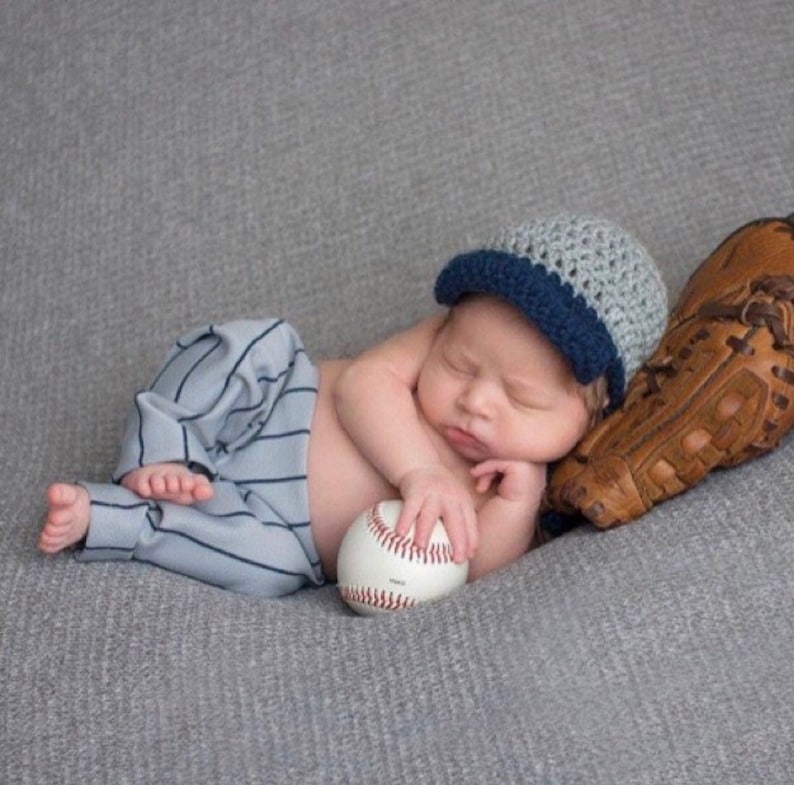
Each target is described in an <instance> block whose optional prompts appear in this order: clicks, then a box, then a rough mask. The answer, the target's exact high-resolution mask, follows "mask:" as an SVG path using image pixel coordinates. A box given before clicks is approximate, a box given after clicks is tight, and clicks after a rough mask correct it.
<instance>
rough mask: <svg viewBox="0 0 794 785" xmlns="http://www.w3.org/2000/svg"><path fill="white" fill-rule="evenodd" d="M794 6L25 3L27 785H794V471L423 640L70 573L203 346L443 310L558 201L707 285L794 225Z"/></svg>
mask: <svg viewBox="0 0 794 785" xmlns="http://www.w3.org/2000/svg"><path fill="white" fill-rule="evenodd" d="M792 20H793V18H792V14H791V8H790V4H789V3H787V2H783V0H779V1H777V2H775V1H774V0H749V1H747V2H739V0H729V1H728V2H716V1H712V2H705V1H704V0H694V1H693V2H684V0H677V1H676V0H641V1H637V0H617V1H616V2H607V1H606V0H588V2H584V1H583V0H571V1H570V2H565V3H555V2H550V1H549V2H538V1H536V0H530V1H529V2H518V0H434V2H433V3H409V2H397V1H396V0H394V1H392V2H367V1H365V0H322V1H321V0H296V2H290V3H286V2H282V3H277V2H274V1H271V2H253V1H252V0H245V1H243V0H226V2H223V3H215V2H210V1H209V0H136V2H133V3H129V2H123V1H122V0H61V2H49V1H45V0H4V2H3V3H2V5H0V142H1V143H0V248H1V249H2V256H0V266H1V268H0V281H1V283H0V297H1V298H2V300H1V301H0V302H1V305H0V308H1V310H0V342H1V343H0V347H1V348H0V385H1V387H0V428H1V429H2V444H3V448H2V451H0V477H1V478H2V479H1V480H0V481H1V482H2V491H1V492H0V560H1V561H0V781H2V782H4V783H6V782H7V783H14V784H15V783H24V784H25V785H42V784H46V785H49V783H53V784H54V783H59V785H69V784H70V783H81V784H82V783H86V782H97V783H100V782H103V783H104V782H108V783H149V782H169V783H191V785H203V784H204V783H207V784H208V785H209V784H210V783H212V784H213V785H215V784H221V785H223V784H224V783H235V784H239V783H259V782H273V783H286V782H294V781H302V782H305V783H323V784H325V783H346V784H349V783H362V784H363V785H366V784H368V783H373V782H379V783H403V782H415V783H458V782H467V783H492V782H495V781H500V782H504V783H555V784H557V783H559V784H561V785H562V784H566V785H567V784H568V783H593V784H597V783H604V785H607V784H609V785H615V783H627V784H628V783H631V784H632V785H642V784H643V783H654V784H655V783H682V784H683V783H687V784H690V783H713V784H714V785H730V784H732V783H735V784H736V785H740V784H741V785H745V784H746V783H749V782H763V783H780V784H781V785H782V784H783V783H789V782H791V772H792V770H794V741H792V739H794V709H792V706H794V688H792V684H794V666H792V658H791V652H792V651H794V623H793V622H792V612H791V607H792V600H793V599H794V544H793V542H794V516H792V514H791V511H790V510H791V504H790V499H791V498H792V493H791V492H792V486H794V478H793V477H792V476H791V471H790V469H789V467H790V465H791V463H792V459H794V452H792V451H793V450H794V446H793V445H792V444H791V443H790V442H788V441H787V442H786V443H785V444H784V446H783V447H782V448H781V449H780V450H779V451H778V452H777V453H775V454H773V455H771V456H769V457H766V458H763V459H761V460H758V461H757V462H755V463H754V464H752V465H749V466H746V467H743V468H740V469H736V470H732V471H730V472H724V473H719V474H714V475H712V476H711V477H709V478H708V479H707V480H706V481H705V482H704V483H702V484H701V485H700V486H699V487H698V488H696V489H695V490H693V491H692V492H691V493H688V494H686V495H685V496H683V497H680V498H678V499H676V500H673V501H671V502H668V503H667V504H665V505H662V506H661V507H659V508H657V509H655V510H654V511H652V512H651V513H650V514H649V515H648V516H646V517H645V518H644V519H643V520H642V522H641V523H639V524H637V525H635V526H631V527H628V528H624V529H622V530H619V531H615V532H611V533H607V534H602V533H597V532H595V531H594V530H593V529H591V528H589V527H582V528H580V529H578V530H576V531H575V532H573V533H572V534H570V535H568V536H566V537H564V538H562V539H561V540H558V541H555V542H554V543H552V544H551V545H549V546H546V547H544V548H542V549H540V550H538V551H535V552H533V553H531V554H529V555H527V556H526V557H525V558H523V559H522V560H520V561H519V562H517V563H516V564H514V565H512V566H511V567H509V568H508V569H506V570H505V571H503V572H501V573H499V574H497V575H493V576H490V577H489V578H488V579H485V580H483V581H481V582H480V583H478V584H475V585H473V586H470V587H467V588H466V589H465V590H464V591H463V592H461V593H459V594H458V595H456V596H454V597H453V598H451V599H449V600H447V601H444V602H442V603H439V604H437V605H433V606H428V607H425V608H421V609H418V610H416V611H412V612H410V613H409V614H402V615H399V616H394V617H388V618H383V619H377V620H362V619H359V618H356V617H354V616H353V615H352V614H351V613H350V612H349V611H348V610H347V609H346V608H345V607H344V606H343V604H342V603H341V602H340V601H339V599H338V597H337V595H336V592H335V589H334V587H331V586H329V587H326V588H324V589H321V590H319V591H306V592H303V593H300V594H298V595H296V596H294V597H291V598H288V599H286V600H282V601H275V602H265V601H257V600H253V599H250V598H246V597H240V596H235V595H233V594H229V593H224V592H222V591H219V590H216V589H212V588H210V587H206V586H203V585H200V584H197V583H193V582H190V581H188V580H185V579H181V578H178V577H175V576H172V575H169V574H167V573H165V572H162V571H157V570H155V569H151V568H147V567H145V566H141V565H133V564H125V565H118V564H113V565H80V564H77V563H76V562H75V561H74V560H73V559H72V558H70V557H69V556H68V555H60V556H58V557H55V558H44V557H42V556H40V555H39V554H37V552H36V550H35V540H36V536H37V532H38V529H39V526H40V519H41V515H42V512H43V509H44V505H43V493H44V489H45V488H46V486H47V484H48V483H49V482H51V481H52V480H53V479H56V478H66V479H70V478H73V477H81V478H83V479H87V480H91V479H104V478H105V477H106V476H107V475H108V473H109V472H110V471H111V469H112V468H113V464H114V461H115V457H116V449H117V447H116V445H117V439H118V437H119V435H120V432H121V427H122V423H123V417H124V413H125V411H126V407H127V405H128V403H129V401H130V396H131V394H132V392H133V391H134V390H136V389H137V388H138V387H140V386H142V385H144V384H145V383H147V381H148V379H149V377H150V375H151V373H152V371H153V370H154V368H155V367H156V365H157V363H158V362H159V360H160V358H161V356H162V353H163V352H164V350H165V349H166V348H167V346H168V345H169V343H170V341H171V340H172V339H173V337H174V336H175V335H176V334H177V333H178V332H180V331H181V330H183V329H185V328H187V327H190V326H192V325H195V324H197V323H202V322H206V321H212V320H220V319H226V318H232V317H239V316H260V315H280V316H284V317H286V318H288V319H289V320H291V321H292V322H293V323H294V324H296V326H298V328H299V329H300V331H301V333H302V335H303V337H304V339H305V341H306V344H307V346H308V347H309V350H310V352H311V353H312V354H314V355H315V356H323V355H335V354H343V353H349V352H353V351H356V350H358V349H360V348H361V347H363V346H364V345H366V344H367V343H368V342H370V341H372V340H374V339H376V338H379V337H382V336H383V335H385V334H387V333H388V332H389V331H391V330H393V329H395V328H397V327H400V326H404V325H406V324H408V323H409V322H411V321H412V320H414V319H416V318H417V317H419V316H422V315H426V314H427V313H429V312H431V310H432V309H433V307H434V306H433V303H432V301H431V297H430V287H431V284H432V281H433V278H434V274H435V272H436V270H437V269H438V268H439V266H440V265H441V264H442V263H443V262H444V261H446V259H447V258H449V256H450V255H451V254H453V253H456V252H458V251H461V250H465V249H467V248H468V247H470V246H471V245H472V244H473V243H476V242H480V241H482V240H484V239H486V238H487V237H488V236H489V235H490V234H491V233H492V232H494V231H495V230H497V229H498V228H500V227H501V226H502V225H505V224H507V225H509V224H513V223H515V222H517V221H521V220H522V219H523V218H524V217H525V216H528V215H530V214H537V213H548V212H552V211H555V210H558V209H568V210H575V211H587V212H595V213H598V214H601V215H604V216H605V217H608V218H610V219H612V220H615V221H617V222H618V223H622V224H624V225H625V226H626V227H627V228H629V229H630V230H632V231H633V232H634V233H635V234H636V235H637V236H638V237H639V238H640V239H641V240H642V241H643V242H644V243H645V244H646V245H647V247H648V249H649V250H650V251H651V253H652V254H653V255H654V256H655V257H656V259H657V260H658V262H659V265H660V267H661V268H662V271H663V275H664V277H665V281H666V282H667V284H668V286H669V287H670V290H671V293H672V294H673V295H675V294H676V293H677V291H678V290H679V289H680V287H681V286H682V285H683V282H684V281H685V279H686V277H687V275H688V273H689V272H690V271H691V270H692V269H693V268H694V267H695V265H696V264H697V263H698V262H699V261H700V259H702V258H703V257H704V256H705V255H706V254H707V253H708V252H710V251H711V250H712V248H713V247H714V246H715V245H716V244H717V243H718V242H719V240H720V239H721V238H722V237H723V236H724V235H725V234H726V233H728V232H729V231H731V230H733V229H734V228H735V227H736V226H738V225H739V224H741V223H744V222H746V221H748V220H750V219H753V218H756V217H759V216H763V215H783V214H788V213H790V212H792V211H794V179H793V178H792V160H794V155H793V154H794V142H792V139H794V128H793V127H792V126H793V123H792V106H794V88H792V85H794V54H793V52H794V50H793V49H792V45H791V40H792V33H794V21H792Z"/></svg>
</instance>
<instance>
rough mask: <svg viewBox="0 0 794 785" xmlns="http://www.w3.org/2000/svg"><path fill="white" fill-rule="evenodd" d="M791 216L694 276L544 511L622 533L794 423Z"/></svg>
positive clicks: (747, 235) (739, 241)
mask: <svg viewBox="0 0 794 785" xmlns="http://www.w3.org/2000/svg"><path fill="white" fill-rule="evenodd" d="M792 385H794V215H791V216H789V217H788V218H767V219H762V220H758V221H753V222H752V223H749V224H747V225H746V226H743V227H741V228H740V229H737V230H736V231H735V232H734V233H733V234H731V235H729V236H728V237H727V238H726V239H725V240H724V241H723V242H722V243H721V244H720V245H719V246H718V247H717V248H716V250H715V251H714V252H713V253H712V254H711V255H710V256H709V257H708V258H707V259H706V260H705V261H704V262H703V263H702V264H701V265H700V266H699V267H698V268H697V270H696V271H695V272H694V274H693V275H692V277H691V278H690V279H689V281H688V282H687V285H686V286H685V288H684V290H683V291H682V292H681V296H680V297H679V299H678V302H677V303H676V305H675V307H674V308H673V311H672V314H671V316H670V321H669V323H668V326H667V329H666V331H665V334H664V336H663V337H662V340H661V343H660V344H659V347H658V349H657V350H656V352H654V354H653V355H652V356H651V358H650V359H649V360H648V362H647V363H646V364H645V365H644V366H643V368H642V369H641V370H640V371H639V372H638V373H637V374H636V376H635V377H634V378H633V379H632V380H631V382H630V384H629V386H628V390H627V394H626V399H625V401H624V403H623V405H622V407H621V408H620V409H618V410H617V411H616V412H614V413H613V414H612V415H610V416H609V417H607V418H606V419H605V420H604V421H603V422H602V423H600V425H598V426H596V427H595V428H594V429H593V430H592V431H591V432H590V433H589V434H588V436H586V437H585V439H584V440H583V441H582V442H581V443H580V444H579V446H578V447H577V448H576V449H575V450H574V451H573V452H572V453H571V454H570V455H569V456H568V457H567V458H566V459H564V460H563V461H562V462H561V463H560V464H559V465H558V466H557V467H556V468H555V470H554V472H553V473H552V476H551V480H550V483H549V490H548V501H549V503H550V505H551V507H552V508H553V509H555V510H557V511H558V512H562V513H566V514H572V513H575V512H576V511H578V512H580V513H582V514H583V515H584V516H585V517H586V518H588V519H589V520H591V521H592V522H593V523H595V524H596V525H597V526H600V527H602V528H609V527H611V526H616V525H619V524H623V523H627V522H629V521H631V520H633V519H634V518H637V517H638V516H639V515H642V513H644V512H646V511H647V510H649V509H650V508H651V507H652V506H653V505H654V504H657V503H658V502H660V501H663V500H664V499H668V498H670V497H671V496H675V495H676V494H678V493H681V492H682V491H684V490H686V489H687V488H690V487H691V486H692V485H694V484H695V483H697V482H698V481H699V480H700V479H701V478H702V477H704V476H705V475H706V474H707V473H708V472H709V471H711V469H713V468H714V467H716V466H735V465H736V464H739V463H742V462H743V461H746V460H749V459H750V458H754V457H755V456H757V455H760V454H761V453H764V452H767V451H769V450H771V449H773V448H774V447H775V446H777V444H778V442H779V441H780V439H781V437H782V436H783V435H784V434H785V433H786V432H787V431H788V430H789V429H790V428H791V426H792V425H793V424H794V397H793V396H792Z"/></svg>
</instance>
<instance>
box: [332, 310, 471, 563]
mask: <svg viewBox="0 0 794 785" xmlns="http://www.w3.org/2000/svg"><path fill="white" fill-rule="evenodd" d="M443 324H444V317H443V316H436V317H432V318H430V319H426V320H424V321H422V322H420V323H419V324H417V325H416V326H414V327H412V328H410V329H408V330H405V331H404V332H400V333H397V334H396V335H394V336H392V337H391V338H388V339H387V340H385V341H383V342H382V343H380V344H378V345H377V346H375V347H373V348H372V349H369V350H368V351H366V352H364V353H362V354H361V355H360V356H359V357H358V358H357V359H356V360H354V361H353V362H352V363H351V364H350V365H349V366H348V368H347V369H346V370H345V371H344V372H343V374H342V375H341V377H340V378H339V380H338V382H337V385H336V388H335V391H334V397H335V404H336V410H337V415H338V417H339V421H340V423H341V424H342V426H343V427H344V429H345V430H346V431H347V433H348V435H349V436H350V438H351V439H352V440H353V442H354V443H355V444H356V446H357V447H358V449H359V450H360V452H361V453H362V455H364V457H365V458H366V459H367V460H368V461H369V462H370V463H371V464H372V465H373V466H374V467H375V468H376V469H377V470H378V471H379V472H380V474H381V475H382V476H383V477H385V478H386V480H387V481H388V482H389V483H391V484H392V485H393V486H395V487H396V488H398V489H399V491H400V494H401V496H402V498H403V511H402V514H401V516H400V519H399V521H398V522H397V532H398V533H399V534H406V533H407V532H408V530H409V528H410V526H411V524H413V523H414V522H415V523H416V528H415V530H414V538H415V542H416V543H417V545H419V546H420V547H426V546H427V543H428V542H429V539H430V533H431V531H432V529H433V526H434V525H435V522H436V520H437V519H438V518H439V517H440V518H441V519H442V520H443V521H444V526H445V528H446V530H447V533H448V535H449V538H450V541H451V542H452V546H453V549H454V554H455V559H456V561H463V560H464V559H467V558H469V557H470V556H471V555H473V553H474V551H475V549H476V547H477V537H478V535H477V521H476V517H475V514H474V508H473V505H472V502H471V498H470V497H469V493H468V491H467V489H466V488H465V487H464V486H463V484H462V483H461V482H460V481H459V480H458V479H457V478H456V477H455V476H454V475H453V474H452V473H451V472H450V471H449V470H448V469H447V468H446V467H445V466H444V465H443V464H442V463H441V461H440V459H439V456H438V452H437V450H436V449H435V447H434V446H433V444H432V442H431V441H430V438H429V436H428V434H427V432H426V431H425V428H424V426H423V425H422V423H421V422H420V419H419V415H418V412H417V408H416V402H415V399H414V392H415V390H416V384H417V380H418V378H419V373H420V371H421V369H422V366H423V364H424V361H425V359H426V357H427V355H428V353H429V352H430V348H431V346H432V345H433V341H434V340H435V338H436V336H437V335H438V332H439V330H441V328H442V327H443Z"/></svg>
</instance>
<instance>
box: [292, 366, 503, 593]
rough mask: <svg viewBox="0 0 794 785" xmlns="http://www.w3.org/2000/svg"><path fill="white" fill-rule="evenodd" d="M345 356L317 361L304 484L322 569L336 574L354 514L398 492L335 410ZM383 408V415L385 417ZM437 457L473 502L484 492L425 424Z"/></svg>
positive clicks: (481, 499)
mask: <svg viewBox="0 0 794 785" xmlns="http://www.w3.org/2000/svg"><path fill="white" fill-rule="evenodd" d="M348 364H349V361H347V360H331V361H325V362H320V363H318V368H319V371H320V384H319V390H318V393H317V404H316V407H315V411H314V418H313V420H312V430H311V436H310V438H309V457H308V467H307V474H308V487H309V510H310V515H311V522H312V524H311V525H312V535H313V537H314V542H315V544H316V546H317V551H318V552H319V554H320V560H321V561H322V565H323V572H324V573H325V576H326V577H327V578H328V579H329V580H335V579H336V556H337V552H338V550H339V545H340V543H341V541H342V538H343V537H344V535H345V532H346V531H347V529H348V527H349V526H350V524H351V523H352V522H353V520H354V519H355V517H356V516H357V515H358V514H359V513H361V512H363V511H364V510H366V509H367V508H368V507H371V506H372V505H373V504H375V503H376V502H378V501H380V500H381V499H396V498H400V494H399V491H398V490H397V489H396V488H395V487H394V486H393V485H391V484H390V483H389V482H388V481H387V480H386V479H385V478H384V477H383V476H382V475H381V474H380V473H379V472H378V471H377V470H376V469H375V468H374V467H373V466H372V464H370V463H369V461H368V460H367V459H366V458H365V457H364V456H363V455H362V454H361V453H360V452H359V450H358V448H357V447H356V446H355V444H353V442H352V441H351V439H350V437H349V436H348V435H347V433H346V432H345V431H344V430H343V428H342V426H341V425H340V423H339V420H338V418H337V416H336V408H335V406H334V400H333V396H334V387H335V384H336V380H337V379H338V378H339V375H340V374H341V372H342V371H343V370H344V369H345V368H346V367H347V365H348ZM388 416H389V415H388V412H384V417H388ZM427 430H428V434H429V435H430V437H431V439H432V441H433V443H434V444H435V445H436V449H437V450H438V452H439V458H440V459H441V461H442V463H444V464H445V465H446V466H447V468H448V469H450V470H451V471H453V472H454V473H455V474H456V475H457V476H458V477H459V479H460V480H461V481H462V482H464V483H465V484H466V486H467V487H468V488H469V489H470V492H471V495H472V500H473V501H474V503H475V507H479V506H481V504H482V503H484V501H485V500H486V498H487V497H488V496H489V494H475V492H474V484H473V482H472V478H471V476H470V474H469V469H470V467H471V464H470V463H469V462H468V461H466V460H465V459H464V458H462V457H461V456H460V455H458V454H457V453H455V452H454V451H453V450H452V449H451V448H450V447H449V445H448V444H447V443H446V442H445V441H444V440H443V439H442V438H441V437H440V436H439V435H438V434H437V433H435V431H433V430H432V429H431V428H430V427H429V426H427Z"/></svg>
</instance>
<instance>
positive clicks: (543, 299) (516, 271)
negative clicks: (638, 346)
mask: <svg viewBox="0 0 794 785" xmlns="http://www.w3.org/2000/svg"><path fill="white" fill-rule="evenodd" d="M474 293H481V294H492V295H496V296H498V297H501V298H502V299H504V300H507V301H508V302H510V303H512V304H513V305H514V306H516V307H517V308H518V309H519V310H520V311H521V312H522V313H523V314H524V315H525V316H526V317H527V319H529V320H530V321H532V322H533V323H534V324H535V325H536V326H537V327H538V329H539V330H540V331H541V332H542V333H543V334H544V335H545V336H546V337H547V338H548V339H549V340H550V341H551V343H552V344H553V345H554V346H555V347H556V348H557V349H558V350H559V351H560V352H561V353H562V354H563V356H565V357H566V358H567V359H568V360H569V362H570V363H571V366H572V367H573V371H574V375H575V376H576V379H577V381H579V382H580V383H581V384H589V383H590V382H592V381H594V380H595V379H597V378H598V377H599V376H602V375H603V376H605V377H606V381H607V387H608V391H609V398H610V402H609V409H613V408H614V407H616V406H617V405H618V404H619V403H620V401H621V400H622V398H623V391H624V388H625V382H626V378H625V371H624V368H623V363H622V361H621V358H620V354H619V353H618V350H617V348H616V346H615V343H614V342H613V340H612V337H611V336H610V334H609V332H608V330H607V327H606V326H605V325H604V323H603V322H602V321H601V319H600V318H599V317H598V314H597V313H596V312H595V310H594V309H593V308H591V307H590V306H589V305H588V304H587V302H586V301H585V299H584V297H582V295H581V294H577V293H576V292H575V291H574V289H573V287H572V286H571V285H570V284H569V283H567V282H563V281H562V280H561V278H560V277H559V276H558V275H557V274H556V273H554V272H553V270H549V269H547V268H546V267H544V266H542V265H540V264H535V263H533V261H532V260H531V259H526V258H518V257H516V256H514V255H513V254H510V253H506V252H504V251H494V250H480V251H473V252H471V253H465V254H461V255H460V256H456V257H455V258H454V259H452V261H450V262H449V264H447V266H446V267H445V268H444V269H443V270H442V272H441V274H440V275H439V276H438V279H437V280H436V285H435V297H436V300H437V301H438V302H439V303H440V304H442V305H447V306H453V305H455V304H456V303H457V302H458V301H459V300H460V299H461V298H462V297H463V296H464V295H466V294H474Z"/></svg>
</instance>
